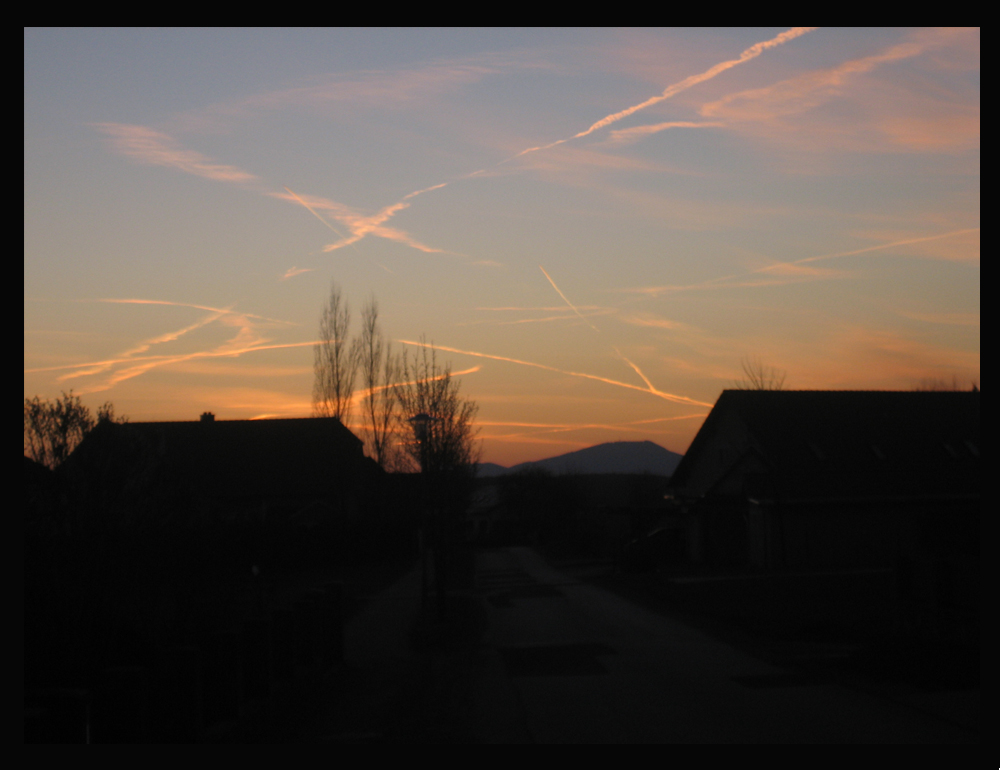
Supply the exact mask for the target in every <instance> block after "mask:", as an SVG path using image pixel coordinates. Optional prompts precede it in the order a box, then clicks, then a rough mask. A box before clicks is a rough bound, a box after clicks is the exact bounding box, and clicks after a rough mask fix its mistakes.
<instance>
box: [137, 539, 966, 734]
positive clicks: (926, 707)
mask: <svg viewBox="0 0 1000 770" xmlns="http://www.w3.org/2000/svg"><path fill="white" fill-rule="evenodd" d="M553 564H555V565H557V566H553ZM364 581H366V582H367V585H368V586H369V589H370V590H369V591H367V592H366V591H365V590H363V589H361V590H355V591H354V592H353V593H354V594H355V596H357V597H359V599H358V600H356V601H355V602H354V604H352V606H351V607H350V612H349V613H348V618H347V623H346V627H345V633H344V648H343V660H342V662H336V661H334V662H330V660H329V659H324V657H323V656H313V657H312V658H308V659H299V660H297V661H296V663H295V665H293V666H290V667H286V668H285V669H284V670H282V671H281V672H279V673H280V675H273V676H272V677H271V679H270V682H269V687H268V688H267V692H266V694H264V693H262V694H259V695H258V696H256V697H243V698H241V699H240V701H239V704H238V707H237V708H236V709H235V710H234V711H233V713H232V714H230V715H228V716H227V717H226V718H223V719H215V720H214V721H210V720H207V719H205V720H202V722H201V726H200V727H199V729H198V730H197V731H196V732H194V733H191V734H190V736H189V739H190V740H197V741H199V742H209V743H211V742H223V743H254V742H334V743H386V742H388V743H428V742H446V743H455V742H460V743H597V742H600V743H606V742H613V743H643V742H705V743H729V742H778V743H784V742H805V743H819V742H823V743H827V742H837V743H869V742H903V743H921V742H929V743H977V742H978V741H979V683H978V674H977V675H976V676H975V677H973V678H970V674H969V670H970V669H969V666H968V665H958V666H957V668H956V667H955V666H953V667H952V669H951V670H950V671H949V669H948V666H947V665H944V666H943V667H942V661H941V659H940V656H938V657H937V658H926V659H919V656H918V657H917V658H914V657H913V655H912V654H910V653H907V652H906V651H905V650H902V648H899V647H897V648H895V649H880V648H878V647H877V646H872V645H859V644H858V643H857V641H856V640H852V639H849V638H846V637H844V635H842V634H840V635H838V634H835V633H823V632H822V630H820V631H815V630H814V632H813V633H812V634H811V635H810V634H809V633H802V629H801V628H800V629H798V632H796V633H782V632H780V629H779V630H778V632H776V631H775V628H774V627H773V624H772V625H771V626H769V627H768V628H767V629H764V628H754V627H753V626H749V627H748V626H747V625H746V624H745V623H742V624H741V623H738V622H735V621H734V620H733V617H732V615H731V614H727V612H726V608H725V607H720V606H716V607H714V608H713V607H712V606H711V605H712V603H713V602H714V603H715V604H716V605H718V604H719V599H718V597H719V596H725V595H732V592H731V591H728V590H727V591H723V592H721V593H720V592H718V591H715V592H714V593H713V592H712V591H708V592H702V593H700V594H699V593H698V592H697V590H695V591H694V592H692V591H689V590H688V591H685V592H680V593H677V594H676V595H674V596H670V595H665V594H664V592H663V591H657V590H654V589H655V586H651V584H650V580H649V578H648V577H642V576H625V575H620V574H618V573H615V572H614V571H613V570H611V568H610V565H608V564H606V563H603V562H594V561H592V560H591V561H589V562H585V561H582V560H579V559H575V560H574V559H571V558H565V557H564V558H562V559H559V558H550V560H549V561H546V560H545V559H543V558H542V556H541V555H539V553H537V552H536V551H534V550H532V549H529V548H523V547H522V548H498V549H492V550H484V551H481V552H480V553H478V554H477V557H476V575H475V583H474V587H473V588H472V589H468V590H461V591H453V592H451V593H450V594H449V596H448V599H447V604H446V606H445V608H444V612H443V614H441V613H439V612H438V609H437V607H436V605H434V603H433V602H430V603H429V605H428V606H427V607H422V604H423V602H422V600H421V593H422V591H421V574H420V572H419V570H415V569H405V570H401V569H400V568H399V567H398V566H397V567H394V568H393V569H391V570H381V571H379V572H377V573H373V574H371V575H367V576H364ZM359 585H360V584H359ZM375 589H378V590H375ZM287 590H288V591H290V592H292V593H294V592H296V591H297V592H309V591H310V587H309V586H307V585H305V584H304V583H289V585H288V587H287ZM366 594H367V595H366ZM713 596H714V597H715V598H713ZM679 597H680V598H679ZM683 597H687V599H686V600H685V599H683ZM692 597H696V601H694V602H693V603H692V601H691V598H692ZM286 598H287V597H286ZM911 652H912V651H911ZM907 655H910V658H913V659H912V660H910V661H909V662H906V661H905V660H903V662H902V663H899V664H898V665H897V670H895V671H892V670H889V668H891V667H889V668H887V665H886V661H887V660H896V661H897V663H898V662H899V660H900V659H901V658H902V659H905V658H906V656H907ZM932 669H933V670H932ZM976 670H977V671H978V666H977V667H976ZM921 672H923V673H921ZM155 705H156V704H152V707H151V708H150V710H149V711H150V713H151V714H155V713H157V709H156V707H155ZM155 732H156V729H155V726H154V728H153V729H152V730H151V733H155Z"/></svg>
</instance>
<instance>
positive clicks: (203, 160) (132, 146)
mask: <svg viewBox="0 0 1000 770" xmlns="http://www.w3.org/2000/svg"><path fill="white" fill-rule="evenodd" d="M95 128H97V129H98V130H100V131H102V132H103V133H105V134H107V135H108V136H110V137H112V144H113V145H114V147H115V149H117V150H118V151H119V152H120V153H122V154H123V155H125V156H126V157H129V158H132V159H133V160H137V161H139V162H141V163H149V164H152V165H156V166H169V167H172V168H176V169H178V170H180V171H184V172H186V173H189V174H194V175H196V176H200V177H204V178H206V179H212V180H214V181H217V182H228V183H231V184H244V185H245V184H248V183H254V187H255V188H257V189H258V191H259V192H262V193H264V194H266V195H269V196H271V197H275V198H279V199H281V200H286V201H289V202H294V203H298V204H301V205H302V206H304V207H305V208H306V209H308V210H309V211H310V212H311V213H312V214H313V216H315V217H316V218H317V219H319V220H320V221H321V222H322V223H323V224H324V225H325V226H326V227H328V228H329V229H330V230H332V231H333V232H334V233H335V234H336V235H337V237H338V238H339V240H338V241H335V242H334V243H331V244H327V245H326V246H324V247H323V251H327V252H329V251H336V250H337V249H341V248H344V247H345V246H350V245H352V244H355V243H357V242H358V241H360V240H361V239H362V238H364V237H366V236H368V235H372V236H375V237H378V238H386V239H388V240H392V241H396V242H397V243H402V244H404V245H406V246H409V247H411V248H414V249H417V250H418V251H422V252H425V253H428V254H451V253H454V252H449V251H446V250H445V249H438V248H435V247H433V246H427V245H426V244H423V243H421V242H420V241H418V240H417V239H416V238H413V237H412V236H411V235H409V234H408V233H406V232H403V231H402V230H399V229H397V228H394V227H388V226H386V224H385V223H386V222H388V221H389V220H390V219H391V218H392V217H393V216H395V215H396V214H397V213H399V212H400V211H402V210H404V209H406V208H408V207H409V206H410V204H409V203H407V202H406V199H409V198H413V197H416V196H417V195H420V194H422V193H425V192H429V191H431V190H437V189H440V188H441V187H444V186H445V185H446V184H447V183H442V184H438V185H433V186H432V187H428V188H425V189H423V190H417V191H415V192H412V193H410V194H408V195H406V196H405V197H404V199H403V200H401V201H399V202H397V203H393V204H391V205H389V206H385V207H383V208H382V209H380V210H379V211H377V212H376V213H374V214H365V213H363V212H361V211H360V210H358V209H354V208H351V207H350V206H346V205H344V204H342V203H337V202H336V201H332V200H329V199H328V198H321V197H317V196H302V195H298V194H297V193H295V192H292V190H290V189H289V188H287V187H285V188H284V190H285V191H284V192H267V191H266V190H265V189H264V188H263V186H262V185H261V184H260V180H259V179H258V178H257V177H256V176H255V175H253V174H251V173H250V172H248V171H244V170H243V169H240V168H237V167H236V166H228V165H224V164H220V163H215V162H214V161H212V160H211V159H210V158H208V157H206V156H204V155H202V154H201V153H199V152H196V151H194V150H187V149H184V148H182V147H181V146H180V145H179V143H178V142H177V141H176V140H175V139H173V137H170V136H168V135H167V134H164V133H161V132H159V131H155V130H153V129H151V128H148V127H146V126H131V125H124V124H120V123H98V124H95ZM319 211H325V212H327V213H328V214H329V215H330V216H332V217H333V218H334V219H335V220H337V221H338V222H340V223H341V224H343V225H344V226H345V227H347V229H348V230H349V231H350V235H347V236H345V235H343V234H341V233H340V232H339V231H338V230H337V229H336V228H335V227H334V226H333V225H332V224H330V222H329V221H328V220H327V219H325V218H324V217H323V216H321V215H320V214H319V213H318V212H319ZM458 256H462V255H458Z"/></svg>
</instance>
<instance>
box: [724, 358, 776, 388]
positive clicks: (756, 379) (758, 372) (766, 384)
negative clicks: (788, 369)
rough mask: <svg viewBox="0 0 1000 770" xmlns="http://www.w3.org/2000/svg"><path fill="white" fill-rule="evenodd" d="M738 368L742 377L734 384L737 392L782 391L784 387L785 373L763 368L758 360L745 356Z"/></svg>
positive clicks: (770, 367) (766, 367) (767, 367)
mask: <svg viewBox="0 0 1000 770" xmlns="http://www.w3.org/2000/svg"><path fill="white" fill-rule="evenodd" d="M740 366H741V367H742V368H743V376H742V377H740V378H739V379H738V380H736V382H735V383H734V385H735V387H736V389H737V390H782V389H784V387H785V372H783V371H778V370H777V369H775V368H774V367H773V366H765V365H764V364H762V363H761V361H760V359H759V358H756V357H754V358H751V357H750V356H745V357H744V358H743V359H742V360H741V361H740Z"/></svg>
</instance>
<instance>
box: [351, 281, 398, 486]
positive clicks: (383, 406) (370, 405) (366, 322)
mask: <svg viewBox="0 0 1000 770" xmlns="http://www.w3.org/2000/svg"><path fill="white" fill-rule="evenodd" d="M356 343H357V353H358V362H359V368H360V370H361V382H362V386H363V387H364V392H365V395H364V402H363V404H364V406H363V410H364V422H365V433H366V434H367V443H368V447H369V452H370V455H371V457H372V458H373V459H374V460H375V461H376V462H377V463H378V464H379V465H381V466H382V467H383V468H385V469H387V470H388V469H391V468H392V467H394V466H395V457H394V454H395V453H394V448H395V444H394V443H393V441H392V440H391V439H392V435H393V429H394V427H395V423H397V422H398V418H397V412H398V403H399V402H398V401H397V399H396V394H395V392H394V390H393V386H394V385H395V384H396V383H397V381H398V380H399V371H398V370H399V365H398V362H397V360H396V358H395V357H394V356H393V354H392V346H391V344H390V343H389V342H387V341H386V339H385V337H383V336H382V330H381V328H380V327H379V324H378V302H376V301H375V297H374V296H372V297H371V299H369V300H368V304H366V305H365V307H364V309H363V310H362V311H361V335H360V336H359V337H358V339H357V340H356Z"/></svg>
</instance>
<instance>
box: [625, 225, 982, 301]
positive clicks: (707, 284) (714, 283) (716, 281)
mask: <svg viewBox="0 0 1000 770" xmlns="http://www.w3.org/2000/svg"><path fill="white" fill-rule="evenodd" d="M980 229H981V228H979V227H969V228H966V229H964V230H951V231H950V232H947V233H939V234H937V235H925V236H922V237H920V238H904V239H903V240H899V241H892V242H891V243H880V244H878V245H877V246H866V247H864V248H862V249H852V250H851V251H838V252H835V253H834V254H820V255H819V256H815V257H804V258H803V259H796V260H793V261H791V262H776V263H775V264H773V265H766V266H765V267H758V268H755V269H753V270H748V271H746V272H745V273H732V274H730V275H722V276H719V277H718V278H710V279H709V280H707V281H702V282H701V283H692V284H688V285H687V286H649V287H646V288H641V289H627V291H633V292H638V293H643V294H652V295H658V294H662V293H664V292H672V291H689V290H692V289H712V288H716V287H718V288H723V289H725V288H728V286H727V285H726V284H725V283H724V281H730V280H732V279H733V278H745V277H746V276H748V275H753V274H755V273H767V272H771V271H774V270H780V269H782V268H785V267H789V266H790V265H804V264H806V263H808V262H819V261H820V260H824V259H836V258H838V257H853V256H855V255H856V254H867V253H869V252H872V251H882V250H884V249H891V248H894V247H896V246H907V245H909V244H911V243H924V242H926V241H937V240H940V239H942V238H951V237H952V236H955V235H967V234H968V233H978V232H980ZM720 284H721V285H720ZM729 286H732V284H730V285H729Z"/></svg>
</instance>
